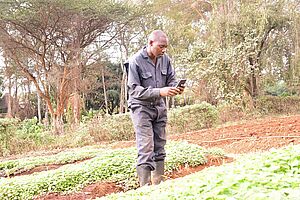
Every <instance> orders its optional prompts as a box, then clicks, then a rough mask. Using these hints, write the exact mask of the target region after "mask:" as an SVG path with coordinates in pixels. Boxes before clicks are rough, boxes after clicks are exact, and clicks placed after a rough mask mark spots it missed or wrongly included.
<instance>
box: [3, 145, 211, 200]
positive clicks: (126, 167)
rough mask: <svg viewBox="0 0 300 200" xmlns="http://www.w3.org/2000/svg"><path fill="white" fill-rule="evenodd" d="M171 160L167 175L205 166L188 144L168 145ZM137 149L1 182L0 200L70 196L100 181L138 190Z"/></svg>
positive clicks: (198, 151) (196, 149) (199, 152)
mask: <svg viewBox="0 0 300 200" xmlns="http://www.w3.org/2000/svg"><path fill="white" fill-rule="evenodd" d="M166 148H167V152H168V156H170V158H171V160H167V161H166V168H167V169H168V171H171V170H174V169H176V168H178V167H179V166H184V165H191V166H197V165H200V164H203V163H205V162H206V161H205V158H204V157H203V155H204V154H205V153H203V151H204V149H203V148H201V147H199V146H197V145H190V144H188V143H185V142H184V143H170V144H168V145H167V146H166ZM135 160H136V149H135V148H128V149H118V150H107V151H104V152H102V153H101V154H98V156H97V157H95V158H93V159H91V160H88V161H85V162H82V163H79V164H76V165H65V166H63V167H61V168H59V169H56V170H52V171H44V172H40V173H36V174H32V175H28V176H20V177H14V178H10V179H0V198H1V199H26V200H29V199H32V198H33V197H34V196H36V195H39V194H42V193H45V192H71V191H74V190H78V189H80V188H82V187H83V186H85V185H87V184H89V183H93V182H96V181H100V180H106V181H116V182H119V183H123V184H126V185H127V187H128V189H132V188H135V187H137V177H136V172H135V171H136V169H135V165H136V163H135Z"/></svg>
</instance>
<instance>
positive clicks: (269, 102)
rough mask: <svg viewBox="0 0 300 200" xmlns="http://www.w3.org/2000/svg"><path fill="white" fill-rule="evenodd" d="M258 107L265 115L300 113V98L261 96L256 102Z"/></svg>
mask: <svg viewBox="0 0 300 200" xmlns="http://www.w3.org/2000/svg"><path fill="white" fill-rule="evenodd" d="M256 107H257V109H258V110H259V111H260V112H262V113H265V114H284V113H300V97H298V96H283V97H280V96H261V97H259V98H258V99H257V101H256Z"/></svg>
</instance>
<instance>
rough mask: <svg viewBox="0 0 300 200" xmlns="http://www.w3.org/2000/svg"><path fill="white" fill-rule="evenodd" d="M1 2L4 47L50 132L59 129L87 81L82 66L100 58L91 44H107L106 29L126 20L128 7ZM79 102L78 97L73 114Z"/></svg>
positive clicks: (92, 3)
mask: <svg viewBox="0 0 300 200" xmlns="http://www.w3.org/2000/svg"><path fill="white" fill-rule="evenodd" d="M5 6H6V9H3V8H2V10H4V11H6V12H3V13H2V15H1V21H0V23H1V27H0V28H1V40H2V42H1V44H2V45H3V49H5V50H6V51H7V52H9V57H10V58H11V59H12V60H14V62H15V63H16V64H17V67H18V68H19V69H20V70H21V71H22V72H23V74H24V76H26V77H27V78H28V79H29V80H30V81H32V82H33V83H34V85H35V87H36V89H37V91H38V93H39V96H40V97H41V98H42V99H43V100H44V101H45V102H46V104H47V107H48V109H49V112H50V115H51V118H52V122H53V126H54V128H55V132H56V133H62V132H63V114H64V111H65V108H66V105H67V101H68V99H69V98H70V96H71V95H72V94H80V91H81V90H82V89H83V88H84V87H82V86H83V85H85V84H84V81H88V80H83V78H82V70H83V69H84V68H85V67H86V66H87V65H91V62H93V61H94V60H99V59H100V58H99V56H100V54H99V49H95V48H94V47H95V46H94V44H95V43H97V44H100V45H101V47H103V46H106V45H107V44H108V42H109V41H110V38H107V35H106V36H104V34H105V32H106V31H108V29H109V27H110V25H111V24H112V23H113V22H115V21H118V20H124V19H125V18H124V13H125V14H126V13H128V12H126V10H128V8H127V6H125V5H123V4H122V3H115V2H111V1H101V2H99V1H85V0H83V1H79V0H77V1H71V0H66V1H60V0H52V1H47V2H45V1H39V0H26V1H25V0H24V1H22V2H21V1H10V2H9V3H7V4H5ZM73 96H74V95H73ZM78 96H79V95H77V97H78ZM76 101H77V100H75V102H76ZM75 104H76V103H75ZM78 105H79V103H78V101H77V109H75V112H74V113H75V115H76V116H78V113H79V112H80V110H79V109H78V108H79V107H78ZM75 107H76V106H75ZM76 113H77V114H76Z"/></svg>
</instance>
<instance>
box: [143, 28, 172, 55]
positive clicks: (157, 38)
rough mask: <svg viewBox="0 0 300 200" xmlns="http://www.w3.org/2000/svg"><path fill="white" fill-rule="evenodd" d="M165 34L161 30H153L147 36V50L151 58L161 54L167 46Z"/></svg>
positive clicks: (167, 41)
mask: <svg viewBox="0 0 300 200" xmlns="http://www.w3.org/2000/svg"><path fill="white" fill-rule="evenodd" d="M168 44H169V40H168V37H167V35H166V34H165V33H164V32H163V31H161V30H155V31H153V32H152V33H151V34H150V35H149V38H148V47H147V52H148V54H149V56H150V57H151V58H155V57H159V56H162V55H163V54H164V53H165V52H166V50H167V47H168Z"/></svg>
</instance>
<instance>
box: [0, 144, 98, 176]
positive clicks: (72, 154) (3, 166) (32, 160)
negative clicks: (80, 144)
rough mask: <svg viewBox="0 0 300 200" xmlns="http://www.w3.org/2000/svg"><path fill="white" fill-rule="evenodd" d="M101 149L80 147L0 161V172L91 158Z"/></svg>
mask: <svg viewBox="0 0 300 200" xmlns="http://www.w3.org/2000/svg"><path fill="white" fill-rule="evenodd" d="M103 151H104V150H103V149H95V148H82V149H80V150H79V149H76V150H73V151H68V152H61V153H58V154H56V155H51V156H38V157H29V158H23V159H17V160H8V161H2V162H0V174H2V175H5V176H10V175H12V174H13V175H16V174H19V173H22V172H24V171H27V170H30V169H33V168H34V167H37V166H42V165H49V164H66V163H73V162H75V161H80V160H84V159H87V158H93V157H95V156H96V155H97V154H100V153H101V152H103Z"/></svg>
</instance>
